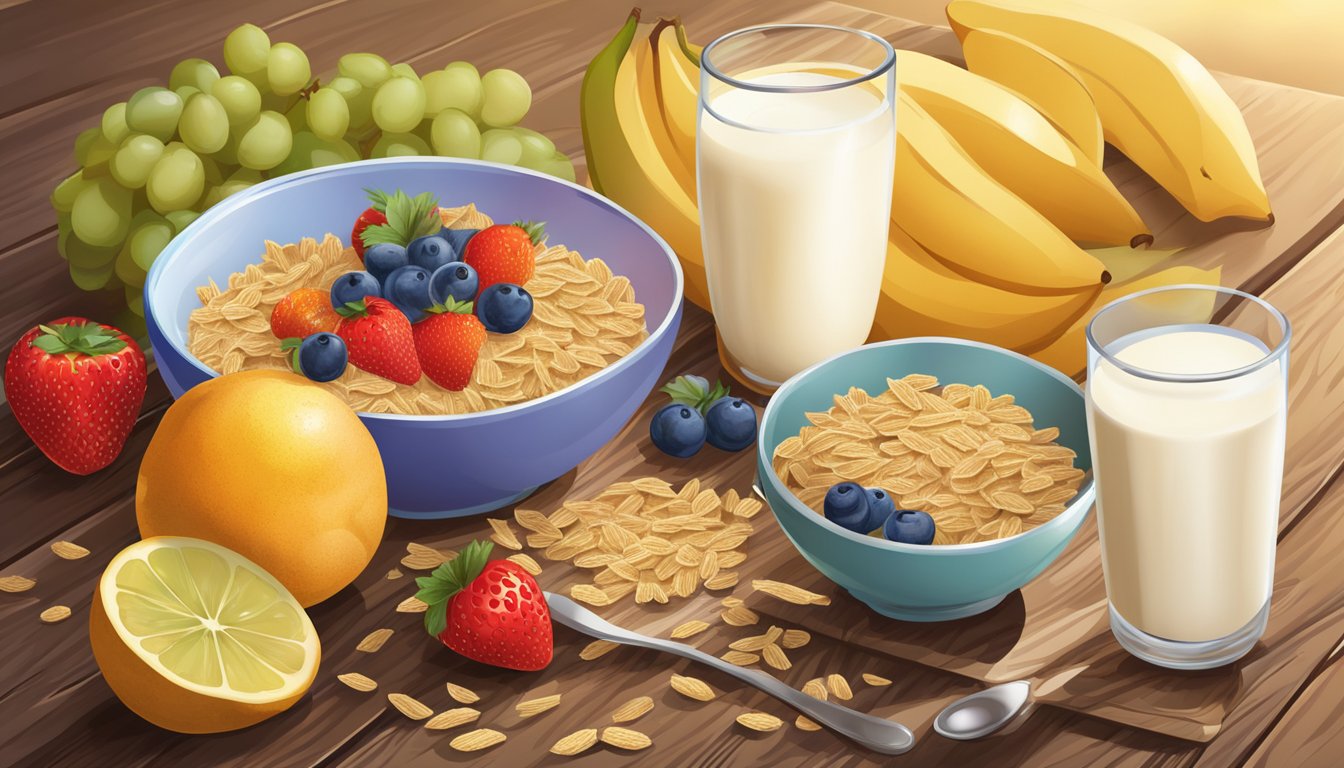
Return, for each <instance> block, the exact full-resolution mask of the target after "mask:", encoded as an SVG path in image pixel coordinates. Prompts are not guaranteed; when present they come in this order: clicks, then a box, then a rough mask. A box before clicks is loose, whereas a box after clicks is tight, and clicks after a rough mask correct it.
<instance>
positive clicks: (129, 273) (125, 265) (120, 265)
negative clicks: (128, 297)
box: [114, 235, 145, 289]
mask: <svg viewBox="0 0 1344 768" xmlns="http://www.w3.org/2000/svg"><path fill="white" fill-rule="evenodd" d="M132 237H134V235H132ZM114 272H115V273H116V275H117V279H118V280H120V281H121V282H122V283H123V284H125V286H126V287H127V288H128V289H130V288H139V287H141V286H143V285H144V284H145V270H143V269H141V268H140V265H139V264H136V263H135V260H134V259H133V258H131V238H129V237H128V238H126V243H125V244H124V245H122V246H121V250H120V251H118V252H117V259H116V261H115V262H114Z"/></svg>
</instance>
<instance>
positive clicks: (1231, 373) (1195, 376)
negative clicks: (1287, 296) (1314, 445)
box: [1086, 283, 1293, 383]
mask: <svg viewBox="0 0 1344 768" xmlns="http://www.w3.org/2000/svg"><path fill="white" fill-rule="evenodd" d="M1174 291H1203V292H1207V293H1221V294H1223V295H1226V296H1237V297H1240V298H1242V299H1248V300H1250V301H1251V302H1252V303H1253V304H1255V305H1256V306H1259V307H1260V308H1261V309H1263V310H1265V311H1266V312H1267V313H1268V314H1269V316H1270V317H1271V318H1273V319H1274V320H1275V321H1277V322H1278V324H1279V331H1280V332H1281V333H1282V334H1283V338H1281V339H1279V342H1278V343H1277V344H1275V345H1274V347H1273V348H1272V349H1270V350H1269V351H1268V352H1266V353H1265V355H1264V357H1262V358H1260V359H1259V360H1256V361H1255V362H1253V363H1248V364H1246V365H1243V366H1239V367H1237V368H1231V369H1229V370H1226V371H1214V372H1211V373H1167V372H1163V371H1154V370H1150V369H1148V368H1142V367H1140V366H1136V365H1132V364H1130V363H1126V362H1124V361H1122V360H1119V359H1118V358H1116V356H1115V355H1113V354H1111V353H1110V352H1109V351H1107V350H1106V348H1105V347H1104V346H1102V345H1101V344H1099V343H1098V342H1097V337H1096V333H1095V328H1096V325H1097V321H1098V320H1100V319H1101V318H1102V317H1103V316H1104V315H1106V313H1108V312H1110V311H1112V310H1114V309H1117V308H1118V307H1120V306H1121V305H1123V304H1127V303H1129V302H1130V301H1132V300H1134V299H1139V298H1142V297H1144V296H1151V295H1153V294H1157V293H1169V292H1174ZM1086 336H1087V345H1088V346H1089V347H1090V348H1092V349H1094V350H1096V351H1097V354H1099V355H1101V356H1102V357H1103V358H1104V359H1105V360H1106V361H1107V362H1109V363H1110V364H1111V365H1114V366H1115V367H1117V368H1119V369H1120V370H1122V371H1124V372H1125V373H1128V374H1130V375H1132V376H1138V377H1140V378H1143V379H1148V380H1150V381H1162V382H1172V383H1197V382H1210V381H1227V380H1229V379H1236V378H1239V377H1242V376H1245V375H1247V374H1250V373H1254V372H1255V371H1258V370H1260V369H1261V368H1264V367H1265V366H1267V365H1269V364H1270V363H1272V362H1275V361H1277V360H1279V359H1280V358H1282V357H1284V355H1285V354H1286V353H1287V351H1288V342H1289V341H1290V340H1291V339H1292V337H1293V328H1292V324H1291V323H1289V322H1288V318H1287V316H1285V315H1284V314H1283V313H1282V312H1280V311H1279V310H1278V308H1277V307H1275V306H1274V305H1273V304H1270V303H1269V302H1268V301H1265V300H1264V299H1262V298H1260V297H1259V296H1256V295H1255V294H1252V293H1247V292H1245V291H1242V290H1238V289H1236V288H1228V287H1226V286H1221V285H1201V284H1199V283H1183V284H1180V285H1164V286H1159V287H1157V288H1149V289H1147V290H1143V291H1139V292H1137V293H1131V294H1130V295H1128V296H1121V297H1120V298H1118V299H1116V300H1114V301H1112V302H1110V303H1109V304H1107V305H1105V306H1104V307H1102V308H1101V309H1099V310H1097V313H1096V314H1095V315H1093V316H1092V319H1091V320H1089V321H1088V323H1087V330H1086Z"/></svg>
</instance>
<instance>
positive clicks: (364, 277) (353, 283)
mask: <svg viewBox="0 0 1344 768" xmlns="http://www.w3.org/2000/svg"><path fill="white" fill-rule="evenodd" d="M381 295H382V287H381V286H379V285H378V278H376V277H374V276H373V275H370V274H369V273H368V272H346V273H345V274H344V275H341V276H340V277H338V278H336V281H335V282H333V283H332V284H331V306H333V307H336V308H338V309H339V308H340V307H344V306H345V305H346V304H348V303H350V302H352V301H360V300H362V299H363V298H364V297H366V296H381Z"/></svg>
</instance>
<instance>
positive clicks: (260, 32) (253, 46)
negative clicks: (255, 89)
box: [224, 24, 271, 79]
mask: <svg viewBox="0 0 1344 768" xmlns="http://www.w3.org/2000/svg"><path fill="white" fill-rule="evenodd" d="M270 53H271V38H270V36H269V35H267V34H266V30H264V29H262V28H261V27H258V26H257V25H256V24H244V25H242V26H241V27H238V28H237V29H235V30H233V31H232V32H230V33H229V36H228V37H226V38H224V63H225V64H226V65H227V66H228V68H229V72H231V73H233V74H235V75H249V74H255V73H257V72H263V71H264V70H265V69H266V62H267V60H268V59H269V58H270ZM249 79H250V78H249Z"/></svg>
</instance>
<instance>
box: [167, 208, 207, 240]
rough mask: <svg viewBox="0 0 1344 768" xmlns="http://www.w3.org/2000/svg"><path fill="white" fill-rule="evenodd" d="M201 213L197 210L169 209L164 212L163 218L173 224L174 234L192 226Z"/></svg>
mask: <svg viewBox="0 0 1344 768" xmlns="http://www.w3.org/2000/svg"><path fill="white" fill-rule="evenodd" d="M200 215H201V214H199V213H197V212H196V211H189V210H182V211H169V212H167V213H165V214H163V218H165V219H167V220H168V223H169V224H172V225H173V234H181V233H182V230H184V229H186V228H187V227H189V226H191V222H193V221H195V220H196V217H198V216H200Z"/></svg>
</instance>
